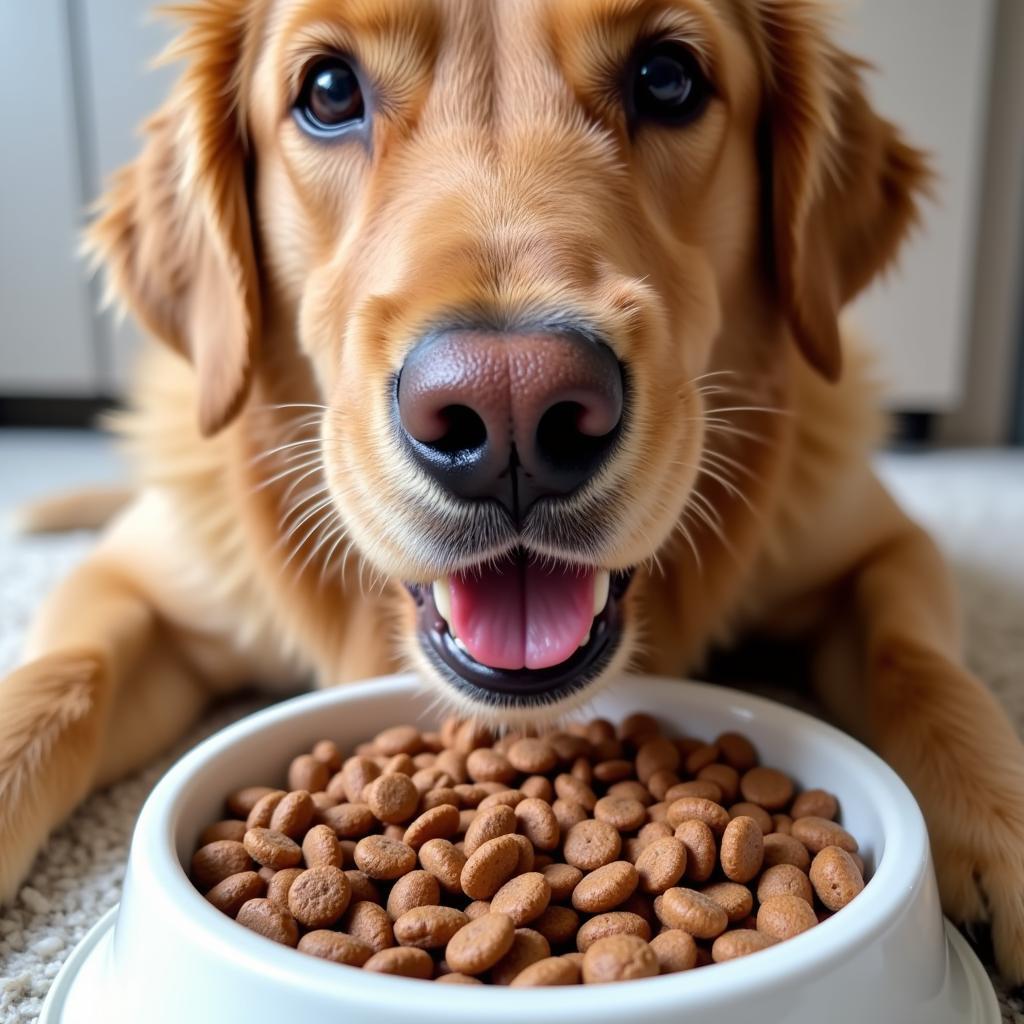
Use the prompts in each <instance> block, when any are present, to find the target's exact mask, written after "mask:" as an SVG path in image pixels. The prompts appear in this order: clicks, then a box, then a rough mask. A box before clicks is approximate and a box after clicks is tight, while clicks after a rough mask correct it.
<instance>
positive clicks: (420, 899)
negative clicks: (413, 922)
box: [387, 870, 441, 921]
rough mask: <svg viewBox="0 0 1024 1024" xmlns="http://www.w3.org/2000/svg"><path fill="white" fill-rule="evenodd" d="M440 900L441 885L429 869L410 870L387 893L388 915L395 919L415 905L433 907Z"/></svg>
mask: <svg viewBox="0 0 1024 1024" xmlns="http://www.w3.org/2000/svg"><path fill="white" fill-rule="evenodd" d="M440 902H441V887H440V885H439V884H438V881H437V879H436V878H435V877H434V876H433V875H432V874H430V872H429V871H422V870H420V871H410V872H409V874H407V875H403V876H402V877H401V878H400V879H399V880H398V881H397V882H395V884H394V885H393V886H392V888H391V892H390V893H389V894H388V908H387V909H388V916H389V917H390V918H391V920H392V921H396V920H397V919H398V918H400V917H401V916H402V915H403V914H405V913H407V912H408V911H410V910H412V909H413V908H415V907H433V906H437V905H438V904H439V903H440Z"/></svg>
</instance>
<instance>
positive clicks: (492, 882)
mask: <svg viewBox="0 0 1024 1024" xmlns="http://www.w3.org/2000/svg"><path fill="white" fill-rule="evenodd" d="M519 857H520V850H519V844H518V843H517V842H516V840H515V838H514V837H512V836H498V837H497V838H495V839H489V840H488V841H487V842H486V843H484V844H483V845H482V846H481V847H480V848H479V849H477V850H476V851H475V852H474V853H473V854H472V856H470V857H469V859H468V860H467V861H466V864H465V867H463V869H462V874H461V875H460V882H461V884H462V891H463V892H464V893H465V894H466V895H467V896H469V897H470V899H474V900H489V899H490V898H491V897H492V896H493V895H494V894H495V893H496V892H497V891H498V890H499V889H500V888H501V887H502V885H504V884H505V882H507V881H508V879H509V878H511V877H512V873H513V872H514V871H515V869H516V865H517V864H518V862H519ZM467 973H473V972H471V971H470V972H467Z"/></svg>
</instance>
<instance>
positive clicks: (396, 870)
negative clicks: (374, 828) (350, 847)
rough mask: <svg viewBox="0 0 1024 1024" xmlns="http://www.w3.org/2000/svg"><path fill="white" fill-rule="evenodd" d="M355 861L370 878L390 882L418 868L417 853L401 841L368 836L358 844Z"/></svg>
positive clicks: (385, 837)
mask: <svg viewBox="0 0 1024 1024" xmlns="http://www.w3.org/2000/svg"><path fill="white" fill-rule="evenodd" d="M355 861H356V866H357V867H358V868H359V869H360V870H361V871H365V872H366V873H367V874H368V875H369V876H370V878H376V879H383V880H385V881H390V880H392V879H395V878H401V877H402V875H405V874H408V873H409V872H410V871H412V869H413V868H414V867H416V851H415V850H414V849H413V848H412V847H411V846H407V845H406V844H405V843H403V842H402V841H401V840H399V839H389V838H388V837H387V836H366V837H365V838H363V839H360V840H359V842H358V843H357V844H356V850H355Z"/></svg>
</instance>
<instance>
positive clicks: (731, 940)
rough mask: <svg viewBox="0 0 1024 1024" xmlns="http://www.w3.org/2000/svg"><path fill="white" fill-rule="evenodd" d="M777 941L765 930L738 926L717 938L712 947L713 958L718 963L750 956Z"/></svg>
mask: <svg viewBox="0 0 1024 1024" xmlns="http://www.w3.org/2000/svg"><path fill="white" fill-rule="evenodd" d="M776 941H777V940H776V939H773V938H772V937H771V936H770V935H766V934H765V933H764V932H757V931H754V930H753V929H751V928H737V929H736V930H735V931H731V932H726V933H725V934H724V935H719V936H718V938H717V939H715V943H714V945H713V946H712V947H711V959H712V960H714V962H715V963H716V964H720V963H724V962H725V961H726V960H735V959H737V957H741V956H749V955H750V954H751V953H757V952H760V951H761V950H762V949H767V948H768V947H769V946H774V945H775V943H776Z"/></svg>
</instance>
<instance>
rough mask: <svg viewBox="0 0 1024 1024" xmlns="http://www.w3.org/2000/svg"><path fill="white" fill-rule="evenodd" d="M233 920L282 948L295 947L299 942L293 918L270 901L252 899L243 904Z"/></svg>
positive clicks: (296, 926)
mask: <svg viewBox="0 0 1024 1024" xmlns="http://www.w3.org/2000/svg"><path fill="white" fill-rule="evenodd" d="M235 920H236V921H237V922H238V923H239V924H240V925H242V926H243V927H245V928H248V929H249V930H250V931H253V932H257V933H258V934H260V935H262V936H263V937H264V938H266V939H270V940H271V941H272V942H279V943H281V945H282V946H295V945H296V944H297V943H298V941H299V926H298V925H297V924H296V923H295V918H293V917H292V915H291V914H289V913H288V911H287V910H282V909H281V907H279V906H278V905H277V904H276V903H274V902H273V901H271V900H267V899H253V900H249V901H248V902H247V903H243V904H242V906H241V908H240V909H239V911H238V916H237V917H236V918H235Z"/></svg>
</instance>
